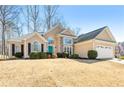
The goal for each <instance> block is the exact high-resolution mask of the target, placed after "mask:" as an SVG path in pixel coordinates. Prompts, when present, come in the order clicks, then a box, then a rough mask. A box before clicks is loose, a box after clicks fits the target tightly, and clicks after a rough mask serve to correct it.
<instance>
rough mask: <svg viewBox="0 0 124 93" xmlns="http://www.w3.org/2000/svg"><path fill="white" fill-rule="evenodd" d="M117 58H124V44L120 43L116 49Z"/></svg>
mask: <svg viewBox="0 0 124 93" xmlns="http://www.w3.org/2000/svg"><path fill="white" fill-rule="evenodd" d="M115 55H116V57H119V56H124V42H119V43H118V44H117V45H116V47H115Z"/></svg>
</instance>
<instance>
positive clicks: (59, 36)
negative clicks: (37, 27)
mask: <svg viewBox="0 0 124 93" xmlns="http://www.w3.org/2000/svg"><path fill="white" fill-rule="evenodd" d="M75 38H76V36H75V34H74V32H73V31H71V30H70V29H65V28H63V27H62V26H61V25H60V24H58V25H56V26H55V27H53V28H51V29H50V30H49V31H48V32H47V33H45V35H44V36H43V35H41V34H40V33H38V32H33V33H29V34H26V35H24V36H21V37H19V38H16V39H14V38H13V39H9V40H7V41H6V47H7V48H6V50H7V52H8V53H7V54H8V55H9V57H10V58H11V57H14V55H15V53H16V52H21V53H22V54H23V57H24V58H28V57H29V54H30V53H31V52H49V53H52V54H54V55H56V54H57V53H58V52H60V53H62V52H66V53H68V54H69V55H71V54H73V49H74V48H73V45H74V39H75Z"/></svg>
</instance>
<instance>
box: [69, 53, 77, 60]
mask: <svg viewBox="0 0 124 93" xmlns="http://www.w3.org/2000/svg"><path fill="white" fill-rule="evenodd" d="M70 58H74V59H78V58H79V55H78V54H73V55H70Z"/></svg>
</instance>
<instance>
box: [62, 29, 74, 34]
mask: <svg viewBox="0 0 124 93" xmlns="http://www.w3.org/2000/svg"><path fill="white" fill-rule="evenodd" d="M66 31H69V32H70V33H71V34H73V35H75V34H74V32H73V31H71V30H70V29H65V30H63V31H62V32H60V33H64V32H66Z"/></svg>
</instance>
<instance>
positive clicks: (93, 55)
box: [88, 50, 98, 59]
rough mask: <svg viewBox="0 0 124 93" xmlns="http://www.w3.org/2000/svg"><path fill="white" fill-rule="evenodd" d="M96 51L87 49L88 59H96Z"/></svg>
mask: <svg viewBox="0 0 124 93" xmlns="http://www.w3.org/2000/svg"><path fill="white" fill-rule="evenodd" d="M97 55H98V54H97V51H96V50H89V51H88V58H89V59H96V57H97Z"/></svg>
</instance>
